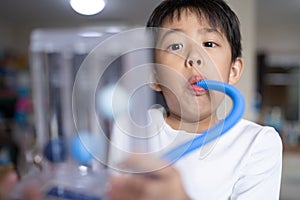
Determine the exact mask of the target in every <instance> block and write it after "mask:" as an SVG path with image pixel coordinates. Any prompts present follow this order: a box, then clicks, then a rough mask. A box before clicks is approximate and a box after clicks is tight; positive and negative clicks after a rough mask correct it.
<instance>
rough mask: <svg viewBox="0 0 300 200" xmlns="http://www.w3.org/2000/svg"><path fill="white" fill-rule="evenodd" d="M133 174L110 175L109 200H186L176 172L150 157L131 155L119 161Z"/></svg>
mask: <svg viewBox="0 0 300 200" xmlns="http://www.w3.org/2000/svg"><path fill="white" fill-rule="evenodd" d="M121 166H122V168H123V169H128V170H130V171H131V172H133V173H135V172H143V173H136V174H133V173H131V174H123V175H112V176H111V178H110V184H111V188H110V190H109V191H108V193H107V196H108V199H109V200H188V199H189V197H188V196H187V194H186V192H185V190H184V188H183V184H182V180H181V177H180V174H179V172H178V171H177V170H176V169H175V168H174V167H172V166H170V165H169V164H168V163H166V162H164V161H162V160H159V159H157V158H153V157H145V156H143V157H141V156H140V157H138V156H133V157H130V158H129V159H128V160H126V161H125V162H124V163H122V164H121Z"/></svg>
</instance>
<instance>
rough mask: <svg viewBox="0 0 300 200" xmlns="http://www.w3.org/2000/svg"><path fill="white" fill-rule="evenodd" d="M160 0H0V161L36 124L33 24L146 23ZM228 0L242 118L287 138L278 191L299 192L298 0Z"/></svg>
mask: <svg viewBox="0 0 300 200" xmlns="http://www.w3.org/2000/svg"><path fill="white" fill-rule="evenodd" d="M160 2H161V0H106V6H105V7H104V9H103V10H102V11H101V12H100V13H98V14H94V15H91V16H85V15H80V14H78V13H77V12H75V11H74V10H73V9H72V8H71V6H70V5H69V0H42V1H41V0H26V1H19V0H2V1H1V6H0V165H1V164H2V165H4V164H5V163H7V160H10V161H11V162H12V163H14V164H16V163H17V160H18V156H17V155H18V152H19V151H20V148H22V147H20V145H18V144H19V143H20V142H19V141H18V138H19V140H20V138H26V137H33V136H32V134H30V132H34V126H33V124H34V117H33V109H32V98H31V95H32V90H31V88H32V83H31V77H30V54H31V52H30V44H31V42H32V38H31V37H32V33H33V31H34V30H36V29H42V30H60V29H76V30H79V29H84V28H91V27H92V28H97V30H101V31H103V33H110V34H113V33H117V32H120V31H123V30H126V29H131V28H134V27H143V26H144V25H145V23H146V20H147V18H148V16H149V15H150V13H151V11H152V10H153V8H154V7H155V6H156V5H157V4H158V3H160ZM227 2H228V3H229V4H230V5H231V6H232V8H233V9H234V10H235V11H236V13H237V14H238V16H239V18H240V21H241V29H242V38H243V40H242V41H243V56H244V59H245V64H246V68H245V72H244V75H243V78H242V80H241V81H240V83H239V84H238V87H239V88H240V89H241V91H242V92H243V94H244V95H245V98H246V101H247V108H246V113H245V118H247V119H250V120H253V121H256V122H257V123H260V124H264V125H271V126H273V127H275V128H276V129H277V130H278V132H279V133H280V136H281V137H282V140H283V143H284V163H283V178H282V189H281V199H282V200H292V199H299V196H300V190H299V188H300V170H299V169H300V123H299V121H300V81H299V80H300V1H299V0H286V1H283V0H243V1H240V0H228V1H227ZM98 37H101V36H100V35H99V36H98ZM24 127H26V128H24ZM20 130H21V133H19V132H20ZM28 132H29V133H28ZM28 141H30V140H28ZM29 145H30V144H29ZM27 156H29V157H30V155H27ZM0 178H1V174H0Z"/></svg>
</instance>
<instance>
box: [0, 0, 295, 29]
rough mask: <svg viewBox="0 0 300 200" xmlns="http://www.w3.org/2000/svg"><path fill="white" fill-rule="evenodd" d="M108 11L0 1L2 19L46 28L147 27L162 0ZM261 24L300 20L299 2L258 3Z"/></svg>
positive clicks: (114, 0) (133, 1)
mask: <svg viewBox="0 0 300 200" xmlns="http://www.w3.org/2000/svg"><path fill="white" fill-rule="evenodd" d="M106 1H107V6H106V8H105V9H104V10H103V11H102V12H101V13H99V14H97V15H94V16H88V17H87V16H81V15H79V14H77V13H75V12H74V11H73V10H72V9H71V7H70V6H69V0H1V4H0V19H1V20H2V21H5V22H7V23H9V24H11V25H15V26H29V27H44V26H60V25H70V26H73V25H78V26H80V25H86V24H88V23H101V22H103V23H104V22H105V23H107V22H121V23H123V22H124V23H127V24H128V23H132V24H144V23H145V22H146V19H147V17H148V16H149V14H150V13H151V11H152V10H153V8H154V7H155V6H156V5H157V4H158V3H160V2H161V1H162V0H106ZM257 11H258V13H257V14H258V23H261V24H270V23H274V22H275V23H294V24H299V21H300V0H257Z"/></svg>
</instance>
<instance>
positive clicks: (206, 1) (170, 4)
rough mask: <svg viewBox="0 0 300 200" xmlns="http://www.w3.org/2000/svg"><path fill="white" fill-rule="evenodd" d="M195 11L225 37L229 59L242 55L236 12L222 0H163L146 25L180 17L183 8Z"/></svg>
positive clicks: (158, 23)
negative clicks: (228, 49)
mask: <svg viewBox="0 0 300 200" xmlns="http://www.w3.org/2000/svg"><path fill="white" fill-rule="evenodd" d="M186 9H188V10H190V11H192V12H195V13H197V15H198V16H199V18H201V19H203V17H204V19H206V20H207V21H208V23H209V24H210V26H212V27H214V28H218V29H219V30H220V31H221V32H222V33H223V34H224V35H225V36H226V38H227V40H228V42H229V44H230V47H231V54H232V57H231V60H232V62H234V61H235V59H236V58H237V57H241V56H242V45H241V33H240V22H239V19H238V17H237V16H236V14H235V13H234V12H233V11H232V10H231V8H230V7H229V6H228V5H227V3H226V2H224V1H223V0H165V1H163V2H162V3H161V4H159V5H158V6H157V7H156V8H155V9H154V11H153V12H152V14H151V16H150V17H149V19H148V22H147V27H152V28H155V27H157V28H159V27H162V26H163V23H164V22H165V20H170V21H172V20H174V17H175V15H176V16H177V18H178V19H180V14H181V12H182V11H183V10H186Z"/></svg>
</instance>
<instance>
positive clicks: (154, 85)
mask: <svg viewBox="0 0 300 200" xmlns="http://www.w3.org/2000/svg"><path fill="white" fill-rule="evenodd" d="M157 82H158V81H157V78H156V72H152V73H151V75H150V84H149V85H150V88H151V89H152V90H154V91H156V92H161V87H160V85H159V84H158V83H157Z"/></svg>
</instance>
